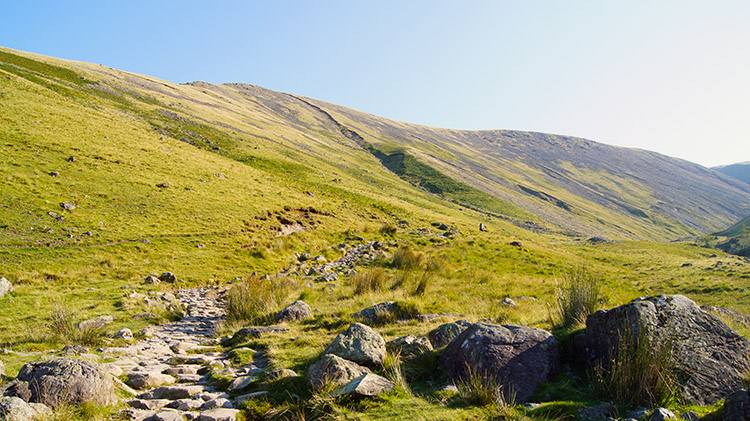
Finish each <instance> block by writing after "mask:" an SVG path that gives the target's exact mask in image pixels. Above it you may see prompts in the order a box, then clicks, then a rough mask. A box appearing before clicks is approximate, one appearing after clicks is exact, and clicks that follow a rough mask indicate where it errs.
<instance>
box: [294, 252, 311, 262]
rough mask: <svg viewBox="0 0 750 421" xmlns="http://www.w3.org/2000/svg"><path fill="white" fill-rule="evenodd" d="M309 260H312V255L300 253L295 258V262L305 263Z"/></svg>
mask: <svg viewBox="0 0 750 421" xmlns="http://www.w3.org/2000/svg"><path fill="white" fill-rule="evenodd" d="M310 259H312V255H311V254H310V253H300V254H299V255H298V256H297V261H298V262H306V261H308V260H310Z"/></svg>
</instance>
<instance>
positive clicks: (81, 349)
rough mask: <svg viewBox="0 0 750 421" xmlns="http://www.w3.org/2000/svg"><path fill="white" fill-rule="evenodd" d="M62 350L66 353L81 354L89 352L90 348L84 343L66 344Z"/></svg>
mask: <svg viewBox="0 0 750 421" xmlns="http://www.w3.org/2000/svg"><path fill="white" fill-rule="evenodd" d="M62 352H63V354H65V355H81V354H88V352H89V349H88V348H86V347H85V346H82V345H65V346H64V347H63V349H62Z"/></svg>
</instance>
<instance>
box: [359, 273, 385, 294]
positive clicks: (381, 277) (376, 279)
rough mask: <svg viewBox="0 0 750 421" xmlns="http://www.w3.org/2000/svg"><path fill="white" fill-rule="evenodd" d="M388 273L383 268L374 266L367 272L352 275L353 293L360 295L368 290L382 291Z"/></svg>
mask: <svg viewBox="0 0 750 421" xmlns="http://www.w3.org/2000/svg"><path fill="white" fill-rule="evenodd" d="M387 279H388V275H387V274H386V273H385V271H384V270H383V268H379V267H374V268H372V269H370V270H368V271H367V272H362V273H358V274H356V275H354V277H353V278H352V281H353V283H354V294H355V295H361V294H365V293H368V292H377V291H382V290H383V289H384V288H385V284H386V280H387Z"/></svg>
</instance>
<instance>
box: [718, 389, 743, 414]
mask: <svg viewBox="0 0 750 421" xmlns="http://www.w3.org/2000/svg"><path fill="white" fill-rule="evenodd" d="M721 419H722V421H740V420H750V392H748V390H747V389H739V390H737V391H735V392H733V393H732V394H730V395H729V396H727V397H726V399H725V400H724V407H723V409H722V411H721Z"/></svg>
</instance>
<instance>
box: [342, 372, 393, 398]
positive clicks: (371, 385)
mask: <svg viewBox="0 0 750 421" xmlns="http://www.w3.org/2000/svg"><path fill="white" fill-rule="evenodd" d="M395 388H396V385H395V384H393V382H391V381H390V380H388V379H386V378H384V377H381V376H378V375H377V374H372V373H367V374H363V375H361V376H359V377H357V378H356V379H354V380H352V381H350V382H349V383H347V384H346V385H345V386H342V387H341V388H339V389H338V390H335V391H334V392H333V393H332V395H333V396H341V395H349V396H355V397H372V396H378V395H379V394H381V393H385V392H390V391H391V390H393V389H395Z"/></svg>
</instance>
